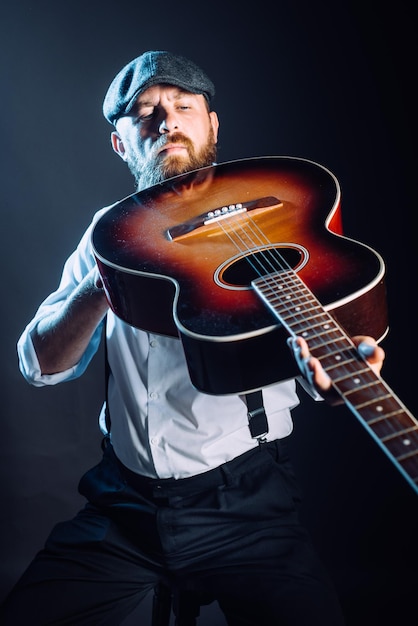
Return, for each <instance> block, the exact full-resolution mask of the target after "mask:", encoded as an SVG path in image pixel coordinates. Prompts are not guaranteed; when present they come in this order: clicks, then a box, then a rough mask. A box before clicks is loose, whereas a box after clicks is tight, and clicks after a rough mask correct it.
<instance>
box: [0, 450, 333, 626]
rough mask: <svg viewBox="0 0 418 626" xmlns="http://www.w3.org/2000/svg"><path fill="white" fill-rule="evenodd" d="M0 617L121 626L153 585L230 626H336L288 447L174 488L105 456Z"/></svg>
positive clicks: (19, 622) (15, 621)
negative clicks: (80, 502)
mask: <svg viewBox="0 0 418 626" xmlns="http://www.w3.org/2000/svg"><path fill="white" fill-rule="evenodd" d="M79 488H80V492H81V493H82V494H84V495H85V496H86V498H87V501H88V503H87V505H86V506H85V508H84V509H83V510H81V511H80V512H79V514H78V515H77V516H76V517H75V518H74V519H72V520H71V521H67V522H64V523H61V524H58V525H57V526H56V527H55V528H54V529H53V531H52V532H51V535H50V536H49V538H48V540H47V542H46V544H45V547H44V549H43V550H42V551H41V552H40V553H38V554H37V555H36V557H35V559H34V560H33V562H32V563H31V564H30V565H29V567H28V569H27V570H26V572H25V573H24V574H23V576H22V578H21V579H20V581H19V582H18V583H17V585H16V586H15V588H14V589H13V590H12V592H11V594H10V596H9V597H8V598H7V600H6V602H5V603H4V606H3V607H2V609H1V611H0V623H1V624H2V625H3V626H11V625H13V626H28V624H30V625H31V626H47V625H50V624H54V625H64V624H77V625H85V626H93V625H100V626H102V625H103V626H105V625H106V626H107V625H109V626H119V624H121V623H122V622H123V619H124V618H126V617H127V616H128V615H129V614H130V613H131V612H132V611H133V610H134V609H135V608H136V607H137V605H138V604H139V603H140V602H141V600H142V599H143V598H144V597H145V595H146V594H148V593H149V591H150V590H151V589H152V588H153V587H155V585H156V584H157V583H158V582H159V581H160V580H166V581H167V582H169V583H170V584H172V585H175V586H177V587H178V588H179V589H194V590H199V591H203V592H204V593H209V594H210V595H211V596H212V597H213V598H214V599H216V600H217V601H218V603H219V606H220V608H221V610H222V611H223V612H224V614H225V617H226V621H227V623H228V624H229V625H230V626H244V625H250V626H276V625H277V626H308V625H309V626H340V625H342V624H343V617H342V613H341V609H340V607H339V603H338V600H337V598H336V595H335V592H334V589H333V587H332V584H331V583H330V581H329V580H328V579H327V576H326V574H325V573H324V572H323V569H322V566H321V564H320V563H319V561H318V559H317V557H316V555H315V553H314V550H313V549H312V546H311V543H310V540H309V537H308V536H307V533H306V532H305V531H304V529H303V528H302V527H301V526H300V524H299V521H298V517H297V503H298V493H297V488H296V485H295V481H294V476H293V472H292V468H291V466H290V463H289V460H288V456H287V452H286V442H285V441H283V440H281V441H275V442H272V443H268V444H262V445H261V446H259V447H258V448H257V449H255V450H253V451H251V452H248V453H246V454H244V455H242V456H241V457H238V458H237V459H234V460H233V461H231V462H229V463H226V464H224V465H222V466H220V467H219V468H217V469H215V470H211V471H209V472H206V473H204V474H202V475H200V476H196V477H191V478H186V479H182V480H174V479H167V480H152V479H147V478H143V477H139V476H137V475H136V474H133V473H132V472H130V471H129V470H127V469H126V468H124V467H123V466H122V465H121V463H120V462H119V461H118V460H117V459H116V456H115V454H114V452H113V449H112V447H111V446H110V445H108V446H107V448H106V450H105V452H104V455H103V460H102V461H101V462H100V463H99V465H97V466H96V467H94V468H93V469H91V470H90V471H88V472H87V473H86V474H85V475H84V476H83V477H82V479H81V481H80V487H79Z"/></svg>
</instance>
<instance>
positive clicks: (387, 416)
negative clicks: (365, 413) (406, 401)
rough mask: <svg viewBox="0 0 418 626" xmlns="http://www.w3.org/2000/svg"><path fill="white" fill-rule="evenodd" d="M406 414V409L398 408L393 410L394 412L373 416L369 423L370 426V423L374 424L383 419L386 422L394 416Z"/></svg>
mask: <svg viewBox="0 0 418 626" xmlns="http://www.w3.org/2000/svg"><path fill="white" fill-rule="evenodd" d="M405 415H406V413H405V411H402V409H398V410H396V411H392V413H387V414H386V415H379V416H378V417H375V418H371V419H369V420H367V423H368V424H369V426H370V425H371V426H374V425H375V424H379V423H380V422H382V421H383V420H384V421H385V422H387V421H388V420H390V419H391V418H393V417H402V416H405Z"/></svg>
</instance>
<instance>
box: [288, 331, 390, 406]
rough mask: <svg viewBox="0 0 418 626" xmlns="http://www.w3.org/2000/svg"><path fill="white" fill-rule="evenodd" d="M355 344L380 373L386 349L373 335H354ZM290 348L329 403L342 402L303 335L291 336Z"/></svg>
mask: <svg viewBox="0 0 418 626" xmlns="http://www.w3.org/2000/svg"><path fill="white" fill-rule="evenodd" d="M352 340H353V342H354V344H355V345H356V347H357V350H358V352H359V354H361V355H362V356H363V357H364V358H365V359H366V361H367V362H368V364H369V365H370V367H371V368H372V369H373V371H374V372H375V373H376V374H379V373H380V371H381V369H382V366H383V361H384V359H385V351H384V350H383V348H381V347H380V346H378V345H377V343H376V341H375V340H374V339H373V337H369V336H367V335H357V336H355V337H352ZM289 345H290V348H291V349H292V351H293V354H294V357H295V359H296V361H297V363H298V366H299V369H300V371H301V373H302V375H303V376H304V377H305V378H306V380H307V381H308V382H309V384H311V385H312V386H313V387H314V388H315V389H316V391H317V392H318V393H319V394H320V395H321V396H322V397H323V398H324V400H326V401H327V402H328V403H329V404H340V403H341V402H342V400H341V397H340V396H339V394H338V393H337V392H336V391H335V390H334V389H333V388H332V386H331V379H330V377H329V376H328V374H327V373H326V372H325V370H324V369H323V367H322V365H321V363H320V361H319V360H318V359H317V358H315V357H313V356H311V354H310V352H309V346H308V344H307V343H306V341H305V340H304V339H303V338H302V337H296V338H291V339H290V340H289Z"/></svg>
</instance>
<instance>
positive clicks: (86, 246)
mask: <svg viewBox="0 0 418 626" xmlns="http://www.w3.org/2000/svg"><path fill="white" fill-rule="evenodd" d="M108 208H109V207H107V208H105V209H101V210H100V211H98V212H97V213H96V215H95V216H94V218H93V220H92V222H91V224H90V226H89V227H88V228H87V230H86V232H85V233H84V235H83V237H82V239H81V240H80V242H79V244H78V246H77V248H76V249H75V250H74V252H73V253H72V254H71V256H70V257H69V258H68V259H67V261H66V262H65V265H64V268H63V271H62V275H61V280H60V283H59V286H58V288H57V289H56V291H54V292H53V293H51V294H50V295H49V296H48V297H47V298H46V299H45V300H44V301H43V302H42V303H41V305H40V306H39V308H38V310H37V312H36V313H35V316H34V317H33V319H32V320H31V321H30V322H29V324H28V325H27V326H26V328H25V329H24V331H23V333H22V335H21V336H20V338H19V340H18V343H17V354H18V359H19V369H20V371H21V373H22V374H23V376H24V378H25V379H26V381H27V382H29V383H30V384H32V385H34V386H35V387H42V386H44V385H56V384H58V383H61V382H64V381H68V380H72V379H74V378H78V377H79V376H81V375H82V374H83V372H84V371H85V370H86V368H87V366H88V364H89V363H90V361H91V359H92V358H93V356H94V354H95V353H96V352H97V349H98V347H99V344H100V341H101V335H102V327H103V322H102V323H101V324H100V325H99V326H98V327H97V328H96V330H95V332H94V334H93V336H92V338H91V340H90V342H89V345H88V346H87V348H86V350H85V352H84V354H83V356H82V357H81V359H80V361H79V362H78V363H77V364H76V365H74V366H73V367H71V368H70V369H68V370H65V371H64V372H59V373H57V374H42V372H41V369H40V366H39V361H38V357H37V355H36V351H35V348H34V345H33V341H32V336H31V334H32V332H33V330H34V329H35V328H36V326H37V325H38V324H39V322H40V320H42V319H44V318H45V317H47V316H48V315H50V314H51V313H53V312H54V311H57V310H58V309H59V308H60V307H61V306H62V304H63V303H64V302H65V300H66V299H67V298H68V297H69V295H70V294H71V293H72V292H73V290H74V289H75V288H76V287H77V286H78V285H79V284H80V282H81V281H82V280H83V278H84V277H85V276H86V275H87V274H88V273H89V271H90V270H91V269H92V268H93V267H94V266H95V264H96V261H95V258H94V254H93V250H92V245H91V234H92V231H93V227H94V225H95V223H96V221H97V220H98V219H99V217H100V216H101V215H102V214H103V213H104V212H105V211H106V210H107V209H108Z"/></svg>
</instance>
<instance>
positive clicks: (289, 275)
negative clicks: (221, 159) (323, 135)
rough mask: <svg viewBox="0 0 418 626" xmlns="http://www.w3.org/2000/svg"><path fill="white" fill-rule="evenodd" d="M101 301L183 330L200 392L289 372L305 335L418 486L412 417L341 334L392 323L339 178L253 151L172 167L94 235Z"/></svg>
mask: <svg viewBox="0 0 418 626" xmlns="http://www.w3.org/2000/svg"><path fill="white" fill-rule="evenodd" d="M92 245H93V250H94V254H95V258H96V261H97V264H98V267H99V271H100V274H101V277H102V279H103V283H104V287H105V291H106V295H107V298H108V301H109V305H110V307H111V309H112V310H113V311H114V313H115V314H116V315H117V316H118V317H120V318H121V319H122V320H123V321H124V322H126V323H127V324H130V325H132V326H134V327H136V328H139V329H143V330H146V331H149V332H153V333H159V334H163V335H168V336H172V337H177V338H179V339H180V340H181V341H182V344H183V348H184V352H185V356H186V361H187V365H188V368H189V373H190V378H191V381H192V383H193V384H194V386H195V387H196V388H197V389H199V390H200V391H202V392H204V393H209V394H216V395H222V394H230V393H242V394H244V393H249V392H251V391H254V390H257V389H260V388H262V387H265V386H267V385H271V384H273V383H276V382H278V381H280V380H284V379H286V378H290V377H293V376H297V375H298V374H299V372H298V370H297V368H296V365H295V362H294V359H293V357H292V356H291V354H290V350H289V348H288V346H287V344H286V340H287V338H288V337H289V336H302V337H304V338H305V339H306V340H307V341H308V343H309V348H310V351H311V353H312V354H313V355H314V356H315V357H317V358H318V359H319V360H320V361H321V363H322V366H323V367H324V369H325V371H326V372H327V373H328V375H329V376H330V378H331V380H332V385H333V386H334V388H335V390H336V391H337V392H338V393H339V394H340V396H341V398H342V399H343V400H344V402H345V403H346V405H347V406H348V407H349V408H350V409H351V411H352V412H353V413H354V415H355V416H356V417H357V418H358V419H359V420H360V422H361V423H362V424H363V426H364V427H365V428H366V430H367V431H368V432H369V433H370V435H371V436H372V437H373V438H374V439H375V441H376V442H377V443H378V444H379V445H380V447H381V448H382V449H383V451H384V452H385V453H386V454H387V456H388V457H389V458H390V459H391V461H392V462H393V463H394V464H395V466H396V467H397V468H398V470H399V471H400V472H401V473H402V474H403V476H404V477H405V478H406V480H407V481H408V482H409V483H410V485H411V486H412V487H413V489H414V490H415V491H418V421H417V420H416V419H415V417H414V416H413V415H412V414H411V413H410V412H409V411H408V409H407V408H406V407H405V406H404V405H403V404H402V402H401V401H400V400H399V398H397V397H396V395H395V394H394V393H393V391H392V390H391V389H390V388H389V387H388V385H387V384H386V383H385V382H384V381H383V380H382V378H381V377H380V376H378V375H376V374H375V373H374V372H373V370H372V369H371V368H370V367H369V366H368V364H367V363H366V362H365V361H364V360H363V359H362V358H361V357H360V356H359V354H358V352H357V350H356V348H355V346H354V345H353V343H352V341H351V339H350V337H351V336H353V335H356V334H368V335H372V336H373V337H375V338H376V339H378V340H381V339H382V338H383V337H384V336H385V334H386V333H387V330H388V320H387V306H386V291H385V265H384V262H383V259H382V257H381V256H380V255H379V254H378V253H377V252H375V251H374V250H372V249H371V248H370V247H368V246H367V245H364V244H362V243H359V242H357V241H354V240H352V239H350V238H348V237H345V236H344V235H343V229H342V216H341V191H340V186H339V183H338V181H337V179H336V177H335V176H334V175H333V174H332V173H331V172H330V171H329V170H328V169H326V168H325V167H323V166H321V165H318V164H317V163H315V162H312V161H309V160H306V159H299V158H293V157H261V158H256V159H242V160H238V161H231V162H227V163H221V164H218V165H213V166H209V167H206V168H201V169H198V170H195V171H192V172H190V173H187V174H182V175H180V176H176V177H173V178H170V179H168V180H166V181H164V182H162V183H160V184H157V185H154V186H153V187H151V188H149V189H146V190H144V191H141V192H138V193H135V194H133V195H131V196H129V197H127V198H125V199H124V200H122V201H120V202H118V203H117V204H115V205H114V206H112V207H111V208H110V209H109V210H108V211H107V212H106V213H105V214H104V215H103V216H102V217H101V218H100V219H99V221H98V222H97V224H96V225H95V227H94V230H93V234H92Z"/></svg>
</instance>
